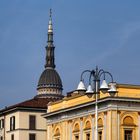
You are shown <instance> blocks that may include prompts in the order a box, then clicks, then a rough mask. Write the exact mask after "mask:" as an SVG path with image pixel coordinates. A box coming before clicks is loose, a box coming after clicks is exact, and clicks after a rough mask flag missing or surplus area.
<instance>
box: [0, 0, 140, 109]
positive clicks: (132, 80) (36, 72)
mask: <svg viewBox="0 0 140 140" xmlns="http://www.w3.org/2000/svg"><path fill="white" fill-rule="evenodd" d="M139 6H140V1H138V0H135V1H132V0H106V1H103V0H100V1H99V0H88V1H87V0H69V1H66V0H0V108H3V107H5V106H8V105H11V104H15V103H18V102H21V101H23V100H26V99H30V98H32V97H33V96H35V95H36V94H37V92H36V86H37V83H38V79H39V77H40V74H41V73H42V71H43V70H44V64H45V46H46V44H47V26H48V19H49V16H48V13H49V9H50V8H52V10H53V26H54V40H55V42H54V44H55V47H56V49H55V56H56V69H57V71H58V72H59V74H60V76H61V78H62V81H63V87H64V94H65V93H66V92H68V91H71V90H74V89H76V88H77V84H78V82H79V79H80V74H81V72H82V71H83V70H85V69H94V68H95V66H96V65H98V66H99V67H100V68H103V69H105V70H107V71H109V72H111V73H112V75H113V77H114V79H115V81H116V82H118V83H124V84H137V85H140V63H139V59H140V55H139V53H140V8H139Z"/></svg>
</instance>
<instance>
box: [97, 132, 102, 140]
mask: <svg viewBox="0 0 140 140" xmlns="http://www.w3.org/2000/svg"><path fill="white" fill-rule="evenodd" d="M98 139H99V140H102V131H100V132H98Z"/></svg>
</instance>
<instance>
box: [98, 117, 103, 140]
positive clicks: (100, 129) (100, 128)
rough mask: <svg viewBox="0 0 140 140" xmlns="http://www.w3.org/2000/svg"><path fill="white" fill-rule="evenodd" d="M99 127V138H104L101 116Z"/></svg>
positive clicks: (100, 139) (99, 139)
mask: <svg viewBox="0 0 140 140" xmlns="http://www.w3.org/2000/svg"><path fill="white" fill-rule="evenodd" d="M98 128H99V130H98V140H102V129H103V120H102V119H101V118H99V119H98Z"/></svg>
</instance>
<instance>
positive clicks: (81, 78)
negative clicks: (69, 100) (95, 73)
mask: <svg viewBox="0 0 140 140" xmlns="http://www.w3.org/2000/svg"><path fill="white" fill-rule="evenodd" d="M86 72H89V73H91V72H92V71H90V70H84V71H83V72H82V73H81V77H80V80H81V81H83V74H84V73H86Z"/></svg>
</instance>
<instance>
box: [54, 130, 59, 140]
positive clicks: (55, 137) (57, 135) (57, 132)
mask: <svg viewBox="0 0 140 140" xmlns="http://www.w3.org/2000/svg"><path fill="white" fill-rule="evenodd" d="M54 140H60V129H59V128H56V130H55V131H54Z"/></svg>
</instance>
